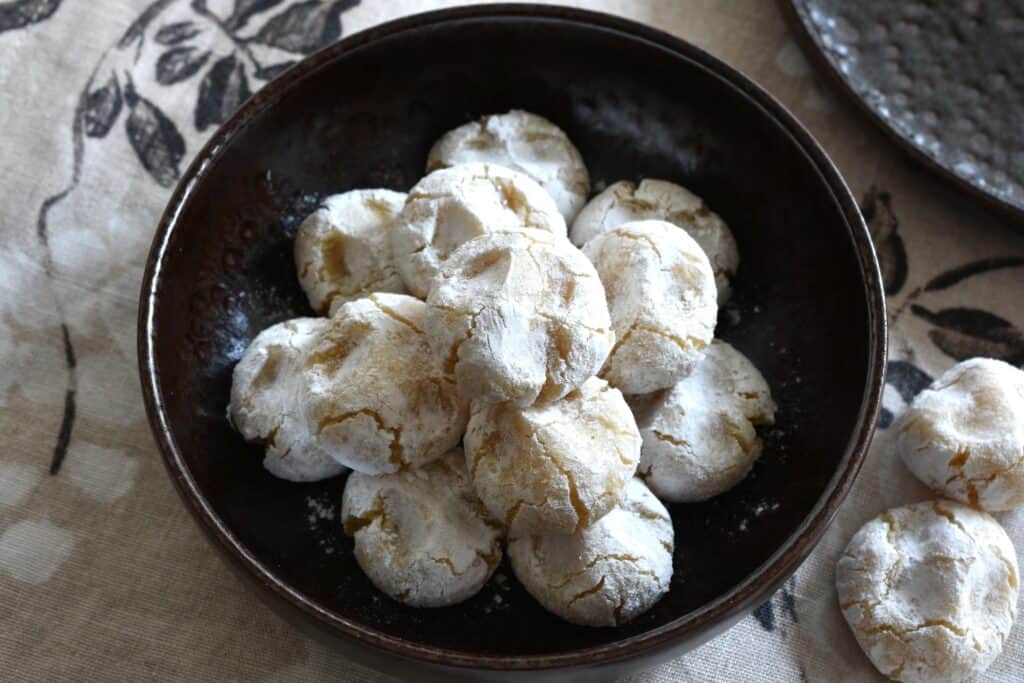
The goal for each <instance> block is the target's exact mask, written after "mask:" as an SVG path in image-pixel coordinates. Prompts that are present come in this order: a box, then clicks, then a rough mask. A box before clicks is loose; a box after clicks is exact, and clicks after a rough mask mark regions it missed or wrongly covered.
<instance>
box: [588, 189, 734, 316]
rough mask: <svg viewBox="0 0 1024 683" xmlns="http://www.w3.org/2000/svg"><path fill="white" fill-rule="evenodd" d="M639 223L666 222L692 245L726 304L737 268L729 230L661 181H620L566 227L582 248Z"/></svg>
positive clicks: (704, 208)
mask: <svg viewBox="0 0 1024 683" xmlns="http://www.w3.org/2000/svg"><path fill="white" fill-rule="evenodd" d="M639 220H661V221H668V222H669V223H672V224H673V225H676V226H678V227H680V228H682V229H684V230H685V231H686V232H687V233H688V234H689V235H690V237H692V238H693V239H695V240H696V241H697V244H699V245H700V247H701V249H703V250H704V253H705V254H707V256H708V260H709V261H711V269H712V270H713V271H714V273H715V283H716V285H717V287H718V303H719V304H724V303H725V302H726V301H728V300H729V295H730V294H731V292H732V288H731V286H730V284H729V280H730V278H732V277H733V276H735V275H736V271H737V270H738V269H739V266H740V252H739V248H738V247H737V246H736V239H735V238H734V237H733V234H732V231H731V230H730V229H729V226H728V225H726V224H725V221H723V220H722V219H721V218H720V217H719V216H718V214H716V213H714V212H713V211H711V210H710V209H708V207H707V206H705V204H704V201H703V200H702V199H701V198H700V197H698V196H697V195H695V194H693V193H692V192H690V191H689V190H687V189H686V188H685V187H682V186H680V185H676V184H675V183H670V182H667V181H664V180H652V179H647V180H641V181H640V184H639V185H637V184H636V183H631V182H629V181H627V180H622V181H619V182H617V183H614V184H613V185H609V186H608V188H607V189H605V191H604V192H602V193H601V194H599V195H597V196H596V197H594V198H593V199H591V200H590V202H588V203H587V205H586V206H585V207H583V210H582V211H580V213H579V215H578V216H576V220H575V221H573V223H572V228H571V229H570V231H569V236H570V238H571V239H572V241H573V243H574V244H576V245H577V246H580V247H582V246H583V245H584V244H586V243H587V242H588V241H590V240H591V239H593V238H594V237H596V236H597V235H600V234H601V233H603V232H606V231H608V230H611V229H613V228H617V227H618V226H620V225H622V224H623V223H629V222H632V221H639Z"/></svg>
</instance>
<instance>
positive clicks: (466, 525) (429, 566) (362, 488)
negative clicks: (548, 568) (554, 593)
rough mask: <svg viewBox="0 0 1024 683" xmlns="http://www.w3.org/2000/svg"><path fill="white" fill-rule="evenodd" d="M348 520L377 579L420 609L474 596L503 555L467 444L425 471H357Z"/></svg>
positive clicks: (349, 490) (346, 508)
mask: <svg viewBox="0 0 1024 683" xmlns="http://www.w3.org/2000/svg"><path fill="white" fill-rule="evenodd" d="M341 521H342V523H343V524H344V526H345V533H347V534H348V535H349V536H353V537H354V538H355V556H356V561H357V562H358V563H359V566H360V567H361V568H362V569H363V571H364V572H366V575H367V576H368V577H370V580H371V581H373V584H374V585H375V586H377V588H379V589H380V590H382V591H383V592H385V593H387V594H388V595H390V596H391V597H392V598H394V599H395V600H398V601H400V602H404V603H405V604H407V605H411V606H413V607H444V606H446V605H454V604H456V603H459V602H462V601H463V600H467V599H469V598H471V597H472V596H474V595H476V593H477V592H478V591H479V590H480V588H481V587H482V586H483V585H484V584H485V583H486V582H487V580H488V579H489V578H490V577H491V574H492V573H493V572H494V568H495V567H497V566H498V562H500V561H501V539H502V536H503V530H502V528H501V525H500V524H498V522H496V521H495V520H494V519H492V518H490V517H489V516H488V514H487V511H486V510H485V509H484V507H483V505H481V504H480V501H479V500H478V499H477V497H476V494H474V493H473V488H472V486H471V485H470V483H469V478H468V477H467V476H466V462H465V457H464V456H463V455H462V451H461V450H460V449H455V450H453V451H450V452H449V453H447V454H446V455H444V456H443V457H441V458H440V459H438V460H436V461H434V462H432V463H430V464H429V465H427V466H426V467H423V468H421V469H418V470H407V471H405V472H400V473H397V474H385V475H381V476H376V477H374V476H369V475H366V474H360V473H358V472H353V473H352V474H351V475H350V476H349V478H348V481H347V482H346V483H345V495H344V498H343V499H342V506H341Z"/></svg>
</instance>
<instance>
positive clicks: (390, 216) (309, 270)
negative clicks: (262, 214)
mask: <svg viewBox="0 0 1024 683" xmlns="http://www.w3.org/2000/svg"><path fill="white" fill-rule="evenodd" d="M404 203H405V193H403V192H392V191H391V190H352V191H351V192H345V193H343V194H336V195H332V196H330V197H328V198H327V199H325V200H324V201H323V203H322V204H321V205H320V207H319V208H317V210H316V211H314V212H313V213H312V214H310V216H309V217H308V218H307V219H306V220H305V221H303V222H302V225H300V226H299V232H298V234H297V235H296V236H295V269H296V271H297V272H298V274H299V284H300V285H302V289H303V291H305V292H306V296H307V297H308V298H309V304H310V305H311V306H312V307H313V308H314V309H315V310H317V311H319V312H320V313H327V314H329V313H333V312H334V311H336V310H337V309H338V306H340V305H341V304H343V303H345V302H346V301H351V300H352V299H358V298H360V297H364V296H367V295H369V294H372V293H374V292H395V293H399V294H401V293H403V292H405V286H404V285H403V284H402V278H401V277H399V275H398V270H397V269H396V268H395V263H394V259H393V258H392V257H391V239H390V237H389V236H388V232H389V230H390V229H391V225H392V222H393V221H394V218H395V216H397V215H398V212H399V211H400V210H401V209H402V206H403V205H404Z"/></svg>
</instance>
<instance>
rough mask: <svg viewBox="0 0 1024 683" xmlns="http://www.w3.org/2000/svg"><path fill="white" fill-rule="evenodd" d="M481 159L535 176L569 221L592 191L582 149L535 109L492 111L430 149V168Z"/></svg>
mask: <svg viewBox="0 0 1024 683" xmlns="http://www.w3.org/2000/svg"><path fill="white" fill-rule="evenodd" d="M479 161H484V162H488V163H492V164H498V165H501V166H507V167H508V168H511V169H514V170H516V171H520V172H521V173H525V174H526V175H528V176H530V177H531V178H533V179H534V180H535V181H537V182H538V183H539V184H540V186H541V187H543V188H544V189H545V190H546V191H547V193H548V194H549V195H551V197H552V199H554V200H555V204H556V205H557V206H558V210H559V211H560V212H561V213H562V216H563V217H564V218H565V220H566V221H571V220H572V219H573V218H574V217H575V216H576V214H577V213H579V210H580V208H581V207H582V206H583V202H585V201H586V200H587V195H588V194H590V176H589V175H588V174H587V167H586V166H585V165H584V163H583V157H581V156H580V153H579V151H577V149H576V147H575V146H574V145H573V144H572V142H570V141H569V138H568V137H567V136H566V134H565V133H564V132H563V131H562V129H561V128H559V127H558V126H556V125H555V124H553V123H551V122H550V121H548V120H547V119H546V118H544V117H542V116H538V115H536V114H531V113H530V112H526V111H522V110H519V109H513V110H512V111H510V112H507V113H505V114H492V115H490V116H484V117H483V118H481V119H480V120H479V121H473V122H471V123H467V124H465V125H462V126H459V127H458V128H456V129H454V130H451V131H449V132H447V133H445V134H444V136H442V137H441V139H440V140H438V141H437V143H435V144H434V147H433V148H432V149H431V150H430V155H429V157H428V158H427V171H428V172H429V171H433V170H436V169H438V168H447V167H449V166H455V165H456V164H462V163H466V162H479Z"/></svg>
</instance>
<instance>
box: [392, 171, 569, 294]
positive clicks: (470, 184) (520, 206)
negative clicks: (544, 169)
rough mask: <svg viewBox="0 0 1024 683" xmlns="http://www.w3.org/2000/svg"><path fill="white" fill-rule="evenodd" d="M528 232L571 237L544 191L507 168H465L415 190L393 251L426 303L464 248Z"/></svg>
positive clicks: (398, 221)
mask: <svg viewBox="0 0 1024 683" xmlns="http://www.w3.org/2000/svg"><path fill="white" fill-rule="evenodd" d="M526 228H533V229H535V230H540V231H546V232H550V233H551V234H553V235H556V236H558V237H565V234H566V229H565V220H564V219H563V218H562V215H561V214H560V213H559V212H558V207H556V206H555V203H554V200H552V199H551V197H550V196H548V193H547V192H545V191H544V188H542V187H541V186H540V185H538V184H537V183H535V182H534V181H533V180H531V179H530V178H529V177H528V176H526V175H524V174H522V173H519V172H518V171H514V170H512V169H509V168H505V167H503V166H497V165H495V164H478V163H472V164H460V165H458V166H453V167H452V168H445V169H441V170H438V171H434V172H433V173H431V174H430V175H428V176H427V177H425V178H423V179H422V180H420V181H419V182H418V183H416V185H415V186H414V187H413V188H412V189H411V190H409V195H408V197H407V199H406V202H405V206H404V207H402V210H401V212H400V213H399V214H398V216H397V217H396V218H395V222H394V224H393V226H392V229H391V231H390V237H391V248H392V252H393V254H394V258H395V264H396V265H397V267H398V272H399V275H401V277H402V281H403V282H404V283H405V286H406V288H408V290H409V292H410V293H412V294H414V295H415V296H418V297H419V298H421V299H422V298H425V297H426V296H427V293H428V291H429V290H430V284H431V280H432V279H433V278H434V276H435V275H437V272H438V270H439V269H440V267H441V264H442V263H444V261H445V259H447V258H448V256H449V255H450V254H451V253H452V252H453V251H455V250H456V249H457V248H458V247H459V245H461V244H463V243H465V242H467V241H469V240H471V239H473V238H474V237H478V236H480V235H483V234H486V233H494V232H508V231H518V230H523V229H526Z"/></svg>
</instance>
